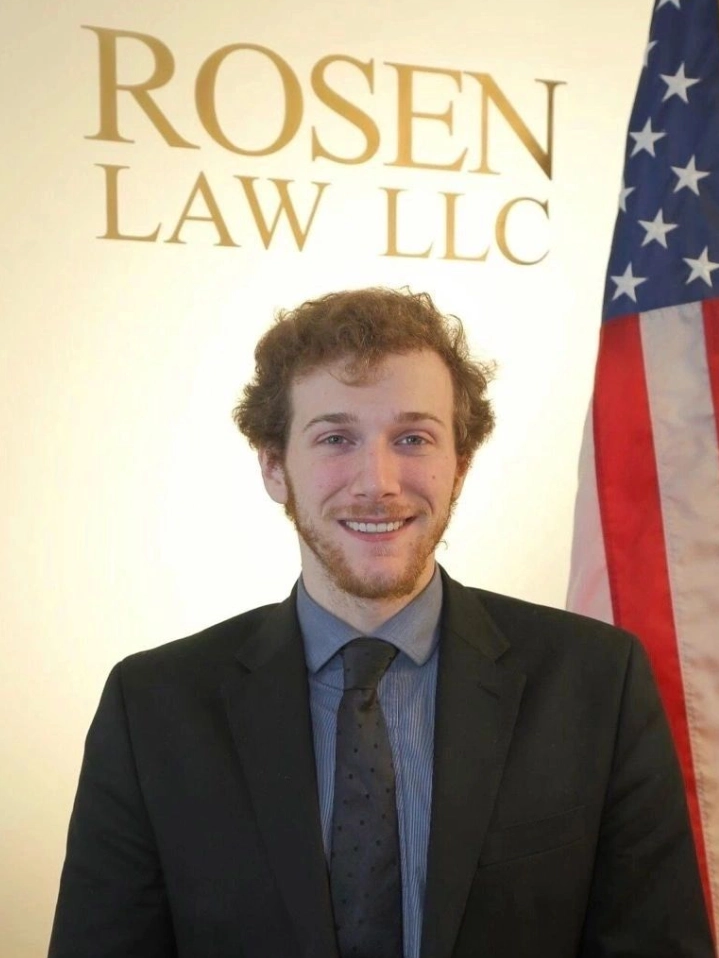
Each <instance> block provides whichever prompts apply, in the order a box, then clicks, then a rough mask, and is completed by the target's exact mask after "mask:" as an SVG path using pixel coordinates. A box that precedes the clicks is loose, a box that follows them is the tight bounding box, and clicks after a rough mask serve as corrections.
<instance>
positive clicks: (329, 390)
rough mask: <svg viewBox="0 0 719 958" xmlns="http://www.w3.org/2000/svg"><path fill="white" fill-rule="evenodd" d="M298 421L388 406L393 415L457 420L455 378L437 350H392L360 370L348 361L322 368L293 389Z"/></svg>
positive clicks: (343, 360)
mask: <svg viewBox="0 0 719 958" xmlns="http://www.w3.org/2000/svg"><path fill="white" fill-rule="evenodd" d="M290 400H291V409H292V419H293V422H294V421H295V420H297V419H307V418H312V417H315V416H318V415H322V414H323V413H329V414H332V413H338V412H353V411H357V410H368V411H369V410H372V411H374V412H379V411H381V410H383V409H384V410H386V411H387V412H388V413H391V414H392V415H396V414H397V413H407V412H428V413H430V414H431V415H432V416H434V417H436V418H438V419H442V420H445V419H446V420H447V421H448V422H449V421H451V419H452V412H453V405H454V391H453V386H452V378H451V376H450V373H449V370H448V369H447V366H446V365H445V363H444V361H443V360H442V359H441V358H440V357H439V356H438V355H437V353H435V352H432V351H430V350H419V351H414V352H409V353H401V354H391V355H389V356H386V357H384V358H383V359H382V360H381V361H380V362H379V363H377V364H375V365H373V366H371V367H370V368H369V369H368V370H366V371H364V370H363V371H362V372H360V373H358V372H357V369H356V367H353V364H352V361H351V359H350V360H347V359H342V360H340V361H337V362H333V363H330V364H328V365H326V366H320V367H318V368H316V369H313V370H311V371H310V372H309V373H306V374H305V375H303V376H301V377H299V378H298V379H296V380H295V381H294V383H293V384H292V387H291V390H290Z"/></svg>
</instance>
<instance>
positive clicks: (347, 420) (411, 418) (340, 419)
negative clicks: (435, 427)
mask: <svg viewBox="0 0 719 958" xmlns="http://www.w3.org/2000/svg"><path fill="white" fill-rule="evenodd" d="M427 420H430V421H431V422H436V423H439V425H440V426H444V425H445V423H444V422H443V421H442V420H441V419H440V418H439V416H435V415H434V414H433V413H431V412H400V413H397V415H396V416H395V417H394V421H395V422H396V423H398V424H400V425H401V424H402V423H413V422H426V421H427ZM357 422H359V418H358V417H357V416H355V415H353V414H352V413H348V412H326V413H322V415H320V416H314V417H313V418H312V419H310V421H309V422H308V423H307V425H306V426H305V427H304V429H303V430H302V431H303V432H307V430H308V429H311V428H312V426H316V425H317V424H318V423H331V424H333V425H336V426H349V425H353V424H354V423H357Z"/></svg>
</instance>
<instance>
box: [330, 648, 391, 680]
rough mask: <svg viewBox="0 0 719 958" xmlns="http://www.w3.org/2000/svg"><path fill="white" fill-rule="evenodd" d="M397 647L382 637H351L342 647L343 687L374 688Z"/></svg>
mask: <svg viewBox="0 0 719 958" xmlns="http://www.w3.org/2000/svg"><path fill="white" fill-rule="evenodd" d="M395 655H397V649H396V648H395V647H394V646H393V645H392V644H391V643H390V642H385V641H384V640H383V639H353V640H352V641H351V642H348V643H347V645H346V646H345V647H344V648H343V649H342V659H343V661H344V669H345V689H376V688H377V683H378V682H379V680H380V679H381V678H382V676H383V675H384V673H385V672H386V671H387V669H388V667H389V664H390V662H391V661H392V659H393V658H394V657H395Z"/></svg>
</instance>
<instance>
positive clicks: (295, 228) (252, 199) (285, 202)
mask: <svg viewBox="0 0 719 958" xmlns="http://www.w3.org/2000/svg"><path fill="white" fill-rule="evenodd" d="M237 179H238V180H239V181H240V183H241V184H242V189H243V190H244V191H245V196H246V197H247V202H248V203H249V204H250V209H251V210H252V215H253V217H254V219H255V225H256V226H257V230H258V232H259V234H260V238H261V240H262V243H263V245H264V247H265V249H269V248H270V245H271V243H272V238H273V237H274V235H275V230H276V229H277V225H278V223H279V222H280V219H281V217H282V214H283V213H284V214H285V216H286V217H287V221H288V223H289V224H290V229H291V230H292V235H293V236H294V238H295V245H296V246H297V249H298V250H299V251H300V252H302V250H303V249H304V246H305V243H306V242H307V237H308V236H309V232H310V230H311V229H312V223H313V222H314V218H315V214H316V213H317V208H318V206H319V203H320V199H321V198H322V194H323V193H324V191H325V189H326V188H327V187H328V186H329V183H314V182H313V183H312V185H313V186H314V187H317V195H316V196H315V201H314V204H313V205H312V210H311V211H310V215H309V217H308V219H307V225H306V226H305V227H304V228H302V227H301V226H300V222H299V220H298V218H297V213H296V212H295V207H294V203H293V202H292V197H291V196H290V192H289V188H288V187H289V184H290V183H292V180H270V183H273V184H274V186H275V189H276V190H277V193H278V194H279V203H278V205H277V210H276V212H275V217H274V219H273V220H272V223H271V225H269V226H268V225H267V220H266V219H265V215H264V213H263V212H262V207H261V206H260V201H259V200H258V198H257V193H256V191H255V180H256V179H257V177H256V176H238V177H237Z"/></svg>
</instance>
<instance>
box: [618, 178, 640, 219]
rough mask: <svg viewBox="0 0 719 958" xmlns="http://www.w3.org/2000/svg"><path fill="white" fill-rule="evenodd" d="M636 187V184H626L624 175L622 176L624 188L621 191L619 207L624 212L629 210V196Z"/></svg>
mask: <svg viewBox="0 0 719 958" xmlns="http://www.w3.org/2000/svg"><path fill="white" fill-rule="evenodd" d="M635 189H636V186H625V184H624V177H622V188H621V190H620V191H619V209H620V210H621V211H622V213H626V212H627V197H628V196H629V194H630V193H633V192H634V190H635Z"/></svg>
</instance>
